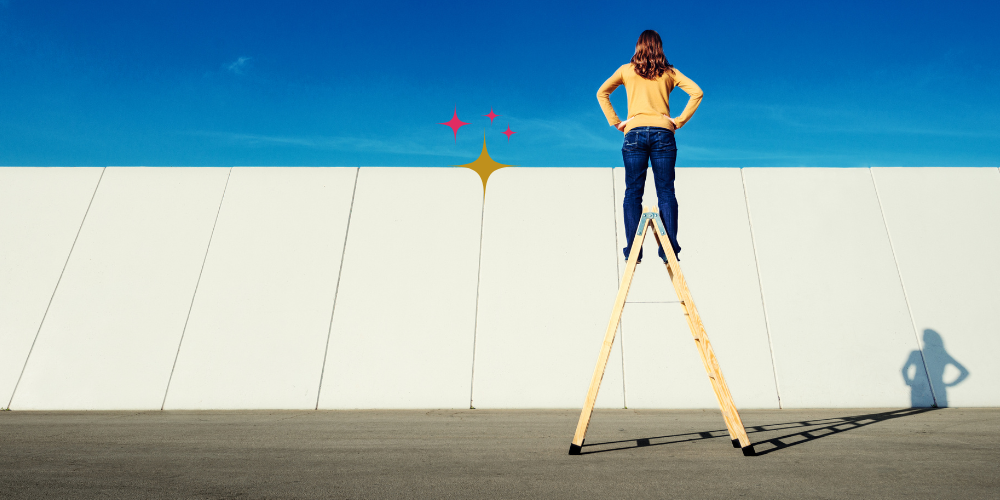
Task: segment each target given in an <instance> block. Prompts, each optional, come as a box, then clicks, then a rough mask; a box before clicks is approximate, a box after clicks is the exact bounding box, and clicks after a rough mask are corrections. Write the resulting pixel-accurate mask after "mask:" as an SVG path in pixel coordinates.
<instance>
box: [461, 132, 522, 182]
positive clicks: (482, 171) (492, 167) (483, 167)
mask: <svg viewBox="0 0 1000 500" xmlns="http://www.w3.org/2000/svg"><path fill="white" fill-rule="evenodd" d="M452 166H453V167H465V168H469V169H472V170H474V171H475V172H476V173H477V174H479V178H480V179H482V180H483V193H484V195H485V193H486V181H488V180H489V178H490V174H492V173H493V172H496V171H497V170H500V169H501V168H504V167H516V166H517V165H504V164H502V163H497V162H495V161H493V158H490V153H489V151H486V132H483V152H482V153H479V158H476V161H474V162H472V163H466V164H465V165H452Z"/></svg>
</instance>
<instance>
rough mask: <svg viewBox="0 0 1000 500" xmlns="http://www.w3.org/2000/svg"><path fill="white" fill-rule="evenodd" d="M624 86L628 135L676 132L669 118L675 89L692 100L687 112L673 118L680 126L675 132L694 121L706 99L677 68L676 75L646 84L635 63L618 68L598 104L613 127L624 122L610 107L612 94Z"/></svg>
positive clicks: (599, 94) (603, 87)
mask: <svg viewBox="0 0 1000 500" xmlns="http://www.w3.org/2000/svg"><path fill="white" fill-rule="evenodd" d="M622 84H624V85H625V92H626V93H628V123H627V124H626V125H625V133H626V134H627V133H628V131H629V130H632V129H633V128H635V127H662V128H665V129H667V130H674V125H673V124H672V123H670V120H668V119H667V117H668V116H670V91H671V90H674V87H680V88H681V90H683V91H684V92H687V94H688V95H689V96H691V98H690V99H689V100H688V103H687V106H686V107H685V108H684V112H683V113H681V115H680V116H678V117H677V118H674V121H675V122H676V123H677V127H676V128H681V127H683V126H684V124H685V123H687V121H688V120H690V119H691V116H692V115H694V111H695V110H696V109H698V104H700V103H701V97H702V95H704V94H703V93H702V91H701V88H699V87H698V84H696V83H694V82H693V81H692V80H691V79H690V78H688V77H686V76H684V75H683V74H682V73H681V72H680V71H677V68H674V69H673V71H670V70H668V71H664V72H663V74H662V75H660V77H659V78H657V79H656V80H647V79H645V78H643V77H641V76H639V75H637V74H636V73H635V70H634V69H632V63H628V64H625V65H623V66H622V67H620V68H618V71H615V74H613V75H611V78H608V80H607V81H606V82H604V85H601V89H600V90H598V91H597V100H598V102H600V103H601V109H603V110H604V116H607V117H608V123H609V124H611V125H612V126H613V125H617V124H619V123H621V119H620V118H618V114H617V113H615V108H614V107H613V106H612V105H611V93H612V92H614V91H615V89H616V88H618V86H619V85H622Z"/></svg>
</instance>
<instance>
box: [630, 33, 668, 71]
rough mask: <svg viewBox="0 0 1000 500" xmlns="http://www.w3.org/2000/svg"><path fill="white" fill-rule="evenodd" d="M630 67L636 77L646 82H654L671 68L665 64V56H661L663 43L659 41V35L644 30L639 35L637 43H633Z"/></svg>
mask: <svg viewBox="0 0 1000 500" xmlns="http://www.w3.org/2000/svg"><path fill="white" fill-rule="evenodd" d="M632 67H633V68H634V69H635V73H636V74H637V75H639V76H641V77H643V78H645V79H647V80H656V79H657V78H659V77H660V76H662V75H663V72H664V71H670V70H671V69H672V68H673V66H671V65H670V63H669V62H667V56H665V55H663V41H662V40H660V34H659V33H657V32H655V31H653V30H646V31H643V32H642V34H641V35H639V41H638V42H635V55H633V56H632Z"/></svg>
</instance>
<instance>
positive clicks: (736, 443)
mask: <svg viewBox="0 0 1000 500" xmlns="http://www.w3.org/2000/svg"><path fill="white" fill-rule="evenodd" d="M733 448H740V440H739V439H734V440H733Z"/></svg>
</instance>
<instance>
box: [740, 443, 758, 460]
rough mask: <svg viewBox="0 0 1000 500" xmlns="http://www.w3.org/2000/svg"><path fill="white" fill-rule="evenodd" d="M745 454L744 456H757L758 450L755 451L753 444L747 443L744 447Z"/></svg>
mask: <svg viewBox="0 0 1000 500" xmlns="http://www.w3.org/2000/svg"><path fill="white" fill-rule="evenodd" d="M743 456H744V457H755V456H757V452H755V451H754V450H753V445H752V444H748V445H746V446H745V447H744V448H743Z"/></svg>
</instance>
